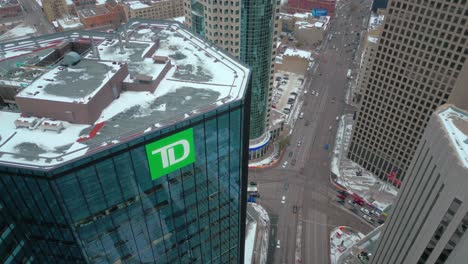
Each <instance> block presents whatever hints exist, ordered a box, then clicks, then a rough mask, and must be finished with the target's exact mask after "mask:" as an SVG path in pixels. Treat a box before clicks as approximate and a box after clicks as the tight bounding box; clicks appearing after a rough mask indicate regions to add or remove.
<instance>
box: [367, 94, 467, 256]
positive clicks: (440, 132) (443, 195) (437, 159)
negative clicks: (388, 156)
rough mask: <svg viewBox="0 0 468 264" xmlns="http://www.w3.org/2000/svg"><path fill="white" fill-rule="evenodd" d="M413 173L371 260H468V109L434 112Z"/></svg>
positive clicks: (446, 107) (447, 107) (413, 163)
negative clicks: (467, 232)
mask: <svg viewBox="0 0 468 264" xmlns="http://www.w3.org/2000/svg"><path fill="white" fill-rule="evenodd" d="M466 98H467V97H465V99H466ZM407 173H408V178H407V180H406V181H405V183H404V185H403V189H402V190H401V191H400V194H399V196H398V199H397V202H396V204H395V205H394V209H393V211H392V212H391V214H390V217H389V220H388V221H387V222H388V223H387V224H386V226H385V227H384V230H383V231H382V232H383V233H382V235H381V239H380V241H379V243H378V246H377V250H376V252H375V254H374V256H373V259H372V262H371V263H375V264H387V263H389V264H393V263H405V264H413V263H414V264H416V263H418V264H423V263H437V264H440V263H447V264H459V263H466V260H467V259H468V251H467V250H466V249H467V248H468V234H465V233H466V231H467V228H468V196H467V190H468V177H467V176H468V111H466V110H461V109H460V108H457V107H454V106H453V105H444V106H441V107H440V108H439V109H438V110H437V111H436V112H434V114H433V116H432V118H431V120H430V122H429V124H428V125H427V128H426V131H425V132H424V135H423V137H422V138H421V140H420V143H419V146H418V148H417V151H416V153H415V155H414V157H413V160H412V161H411V164H410V166H409V169H408V172H407Z"/></svg>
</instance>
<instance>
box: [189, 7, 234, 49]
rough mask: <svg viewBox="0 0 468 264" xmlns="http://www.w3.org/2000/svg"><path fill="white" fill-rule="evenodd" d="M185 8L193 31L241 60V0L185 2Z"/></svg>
mask: <svg viewBox="0 0 468 264" xmlns="http://www.w3.org/2000/svg"><path fill="white" fill-rule="evenodd" d="M184 6H185V23H186V24H187V25H188V26H189V27H190V28H191V29H192V30H193V31H195V32H197V33H198V34H200V35H203V36H205V37H206V38H207V39H209V40H211V41H212V42H213V43H215V44H216V45H217V46H219V47H221V48H223V49H225V50H226V51H228V52H229V53H231V54H232V55H234V56H235V57H237V58H239V56H240V41H241V40H240V38H241V35H240V30H241V29H240V28H241V22H240V20H241V0H234V1H216V0H213V1H211V0H210V1H209V0H202V1H196V2H194V1H191V0H184ZM192 14H193V15H192Z"/></svg>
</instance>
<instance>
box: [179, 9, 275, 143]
mask: <svg viewBox="0 0 468 264" xmlns="http://www.w3.org/2000/svg"><path fill="white" fill-rule="evenodd" d="M184 6H185V18H186V19H185V23H186V24H187V25H188V26H189V27H190V28H192V30H193V31H195V32H196V33H198V34H200V35H202V36H204V37H206V38H207V39H208V40H210V41H212V42H213V43H214V44H216V45H217V46H219V47H221V48H223V49H225V50H226V51H228V52H229V53H231V54H232V55H233V56H235V57H237V58H240V60H241V61H242V62H244V63H245V64H247V65H248V66H249V67H250V68H251V70H252V80H251V83H250V85H251V97H252V109H251V113H250V132H249V137H250V139H251V140H256V139H259V138H263V137H264V136H265V134H268V131H265V128H266V124H268V122H269V117H270V114H269V113H270V109H271V103H270V101H271V100H270V98H271V96H272V89H273V70H274V57H275V55H276V52H275V50H274V49H273V46H274V43H276V40H277V37H278V30H277V28H278V19H279V16H278V12H279V8H277V6H279V2H276V1H275V0H249V1H247V0H234V1H218V0H213V1H196V0H195V1H194V0H185V4H184Z"/></svg>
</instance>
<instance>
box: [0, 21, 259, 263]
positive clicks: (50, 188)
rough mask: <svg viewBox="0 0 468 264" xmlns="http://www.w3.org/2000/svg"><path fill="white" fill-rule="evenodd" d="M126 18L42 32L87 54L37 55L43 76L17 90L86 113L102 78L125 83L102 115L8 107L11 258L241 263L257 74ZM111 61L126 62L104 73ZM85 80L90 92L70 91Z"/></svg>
mask: <svg viewBox="0 0 468 264" xmlns="http://www.w3.org/2000/svg"><path fill="white" fill-rule="evenodd" d="M125 28H126V29H128V30H129V31H128V32H123V29H122V30H120V31H118V32H117V33H116V35H114V38H113V39H110V38H109V34H105V33H99V32H92V31H86V32H78V33H76V32H75V33H70V34H69V35H66V38H64V39H65V40H64V41H62V42H60V41H59V42H57V36H56V35H51V36H50V37H49V36H44V37H41V38H38V39H32V40H30V42H31V43H30V44H31V45H38V44H37V43H39V45H41V46H43V47H44V48H45V49H50V50H49V51H50V52H51V53H50V54H55V53H57V52H58V54H60V53H63V52H65V53H67V52H71V51H73V52H76V53H80V56H81V61H78V62H77V61H74V62H73V63H72V64H70V65H69V66H59V65H64V64H62V63H61V62H59V63H58V65H55V64H51V65H47V63H48V62H50V61H53V60H49V59H50V57H48V56H51V55H48V56H45V58H44V59H43V60H42V61H41V62H37V64H36V65H44V71H45V73H44V75H43V76H41V77H38V78H37V79H35V80H33V81H32V82H31V83H30V84H29V85H28V86H27V87H26V88H24V90H22V91H21V92H19V93H18V94H17V95H16V98H26V97H27V98H29V99H30V100H37V101H36V102H35V103H36V104H44V103H49V104H50V103H51V102H49V101H47V102H45V100H43V98H44V97H48V98H49V100H55V101H60V103H61V105H62V106H63V107H64V108H66V109H75V108H73V107H72V106H75V105H73V104H74V103H75V102H79V105H78V106H79V107H83V105H87V104H91V103H92V102H93V100H94V98H98V99H99V100H102V101H105V100H103V99H102V98H101V97H100V96H102V94H106V93H105V91H106V90H105V89H106V87H108V85H107V84H104V85H103V87H102V88H98V89H100V90H99V91H94V90H93V89H94V88H93V89H91V88H90V89H88V90H87V89H86V88H85V87H86V86H89V84H90V83H93V82H96V83H98V84H99V83H105V82H106V81H109V82H112V83H113V85H112V87H114V88H113V89H111V92H110V93H109V96H110V97H111V98H112V102H111V103H110V104H108V105H107V106H106V107H105V108H104V109H103V110H102V111H101V114H100V117H98V119H97V120H96V121H92V122H91V124H86V123H81V124H78V123H72V122H70V121H61V120H57V119H54V120H52V119H51V118H49V117H47V116H46V115H47V113H45V114H41V115H40V116H39V117H38V116H35V115H34V113H31V112H28V113H27V116H26V114H25V113H19V112H18V113H15V112H3V111H0V122H1V126H0V127H1V128H0V138H1V139H0V146H1V148H0V153H1V154H0V156H1V157H0V193H2V196H1V198H0V205H1V207H0V224H1V228H0V232H1V233H0V235H1V236H0V237H1V239H0V245H1V247H0V262H2V263H8V260H9V261H11V262H10V263H20V262H21V263H241V262H242V260H243V250H244V246H243V244H244V240H245V238H244V233H245V230H244V223H245V217H246V215H245V214H246V213H245V212H246V208H245V205H246V195H245V194H246V181H247V160H248V152H247V151H248V130H249V127H248V120H249V97H248V95H249V93H248V90H247V86H248V81H249V77H250V72H249V70H248V69H247V68H246V67H244V66H243V65H242V64H239V63H238V62H237V61H236V60H235V59H233V58H231V57H230V56H228V55H226V54H224V53H222V52H219V51H217V50H216V49H214V48H213V47H211V46H210V45H207V44H206V43H205V42H204V41H202V40H201V39H199V38H197V37H196V36H194V35H192V34H191V33H190V32H188V31H186V30H185V29H184V28H182V27H180V25H179V24H177V23H175V22H172V23H171V22H161V21H159V22H155V21H146V20H134V21H131V22H130V23H129V25H128V27H125ZM120 34H121V35H120ZM122 35H125V37H122ZM119 39H120V41H119ZM122 39H126V40H128V41H125V40H122ZM67 43H68V44H67ZM124 43H125V44H124ZM23 45H25V44H24V43H23ZM54 45H56V46H54ZM83 45H84V46H86V45H89V49H83ZM9 47H11V46H9ZM77 47H79V48H80V49H78V48H77ZM16 48H17V47H15V48H13V49H16ZM44 48H43V49H39V50H41V51H43V50H44ZM114 49H115V50H114ZM90 50H91V51H94V52H93V53H90ZM5 51H6V56H9V48H5ZM11 54H13V55H12V56H11V58H10V60H11V61H14V60H28V58H30V56H29V55H30V54H24V56H22V55H21V56H19V57H15V56H14V53H11ZM126 54H127V55H128V56H127V55H126ZM56 55H57V54H56ZM106 56H111V58H112V59H113V61H112V62H109V61H108V57H106ZM48 58H49V59H48ZM197 58H198V59H199V60H197ZM101 60H102V61H101ZM30 63H32V62H30ZM82 63H85V66H86V68H87V69H88V71H87V72H84V71H81V70H80V67H84V66H80V65H81V64H82ZM108 65H110V66H108ZM189 65H191V66H189ZM104 66H108V67H116V68H117V70H115V69H114V68H109V72H108V73H106V74H102V72H99V73H98V74H95V75H93V72H92V70H93V69H100V70H103V69H105V67H104ZM38 67H39V66H38ZM215 69H216V70H215ZM47 71H51V72H52V73H51V74H52V75H53V76H54V77H53V78H54V79H50V77H48V75H47V74H48V72H47ZM127 71H128V72H127ZM77 72H78V73H79V74H80V76H81V77H82V78H74V75H73V74H76V73H77ZM112 74H114V75H112ZM121 74H127V77H126V78H125V79H124V80H122V79H121V78H119V76H120V75H121ZM70 76H71V77H73V78H68V77H70ZM83 76H85V77H83ZM44 78H45V79H47V80H48V81H47V80H46V81H44ZM100 78H103V79H100ZM197 78H202V79H203V80H202V79H197ZM76 82H78V83H76ZM81 82H84V83H81ZM200 82H203V83H202V84H200ZM116 83H117V84H116ZM118 83H120V84H121V85H120V86H119V85H118ZM37 85H39V86H42V87H41V88H40V90H37V91H35V90H34V89H36V88H37ZM62 85H63V86H62ZM74 85H79V87H80V88H81V90H80V93H78V97H77V91H67V92H66V93H65V94H64V93H63V91H64V89H65V90H66V89H74V88H75V87H77V86H74ZM56 88H58V89H56ZM112 91H113V92H112ZM36 92H37V93H36ZM82 93H85V94H82ZM116 93H119V94H116ZM81 96H82V97H83V98H85V99H86V100H85V99H82V98H79V97H81ZM69 98H73V100H72V101H70V100H68V99H69ZM3 101H5V100H3ZM18 102H20V101H18ZM65 103H68V105H67V104H65ZM78 106H76V107H78ZM21 107H22V106H21V103H20V105H19V108H20V109H21ZM49 109H50V108H49ZM66 109H61V111H63V110H66ZM93 109H94V110H95V109H96V108H95V107H93ZM68 111H71V110H68ZM74 113H75V114H74V115H72V114H69V115H68V116H69V117H70V118H72V117H73V116H76V115H78V112H74ZM52 121H54V122H52ZM59 124H60V125H59ZM28 125H31V126H28ZM24 126H28V127H24ZM39 128H43V129H39ZM57 131H59V132H60V133H57ZM54 146H57V147H54Z"/></svg>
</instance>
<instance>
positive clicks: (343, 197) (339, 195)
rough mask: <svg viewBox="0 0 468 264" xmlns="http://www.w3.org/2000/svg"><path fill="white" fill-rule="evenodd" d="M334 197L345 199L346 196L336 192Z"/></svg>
mask: <svg viewBox="0 0 468 264" xmlns="http://www.w3.org/2000/svg"><path fill="white" fill-rule="evenodd" d="M336 197H338V198H340V199H341V200H344V199H346V196H344V195H342V194H338V195H337V196H336Z"/></svg>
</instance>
